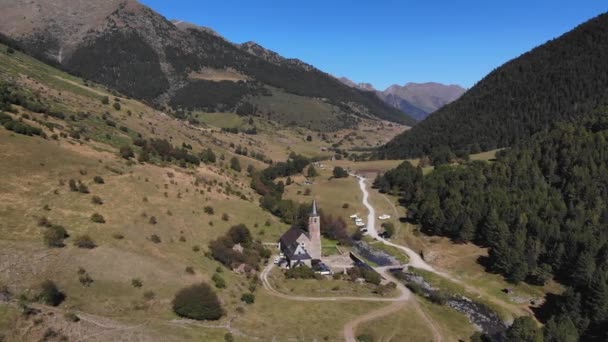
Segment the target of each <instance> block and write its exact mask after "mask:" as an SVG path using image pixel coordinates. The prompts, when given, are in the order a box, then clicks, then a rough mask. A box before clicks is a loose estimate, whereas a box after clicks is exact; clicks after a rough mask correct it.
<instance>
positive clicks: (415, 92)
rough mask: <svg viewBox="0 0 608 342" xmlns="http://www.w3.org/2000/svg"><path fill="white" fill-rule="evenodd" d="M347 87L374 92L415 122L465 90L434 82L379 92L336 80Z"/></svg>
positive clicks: (343, 79)
mask: <svg viewBox="0 0 608 342" xmlns="http://www.w3.org/2000/svg"><path fill="white" fill-rule="evenodd" d="M338 80H340V82H342V83H344V84H346V85H348V86H349V87H352V88H356V89H360V90H364V91H373V92H375V93H376V94H377V95H378V97H379V98H380V99H382V101H384V103H386V104H388V105H389V106H391V107H394V108H397V109H399V110H400V111H402V112H403V113H407V114H408V115H409V116H411V117H412V118H414V119H415V120H417V121H422V120H424V119H425V118H426V117H427V116H428V115H429V114H430V113H433V112H434V111H436V110H438V109H439V108H441V107H443V106H445V105H446V104H448V103H451V102H453V101H455V100H456V99H458V98H459V97H460V96H462V94H464V92H465V91H466V89H465V88H463V87H461V86H459V85H445V84H441V83H436V82H427V83H407V84H405V85H403V86H399V85H396V84H393V85H392V86H390V87H388V88H386V89H385V90H384V91H379V90H376V89H375V88H374V86H373V85H371V84H370V83H356V82H354V81H352V80H350V79H348V78H346V77H340V78H338Z"/></svg>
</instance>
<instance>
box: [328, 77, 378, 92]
mask: <svg viewBox="0 0 608 342" xmlns="http://www.w3.org/2000/svg"><path fill="white" fill-rule="evenodd" d="M337 79H338V80H339V81H340V82H342V83H344V84H346V85H347V86H349V87H352V88H357V89H359V90H365V91H376V88H374V86H373V85H372V84H371V83H367V82H360V83H357V82H355V81H353V80H351V79H349V78H348V77H337Z"/></svg>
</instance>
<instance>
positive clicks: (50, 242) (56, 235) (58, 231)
mask: <svg viewBox="0 0 608 342" xmlns="http://www.w3.org/2000/svg"><path fill="white" fill-rule="evenodd" d="M66 237H68V232H67V231H66V230H65V228H63V226H60V225H51V226H50V227H48V228H47V230H45V231H44V233H43V235H42V238H43V240H44V243H45V244H46V245H47V246H49V247H63V246H65V245H64V244H63V240H64V239H65V238H66Z"/></svg>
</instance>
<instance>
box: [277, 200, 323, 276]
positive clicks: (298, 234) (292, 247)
mask: <svg viewBox="0 0 608 342" xmlns="http://www.w3.org/2000/svg"><path fill="white" fill-rule="evenodd" d="M279 249H280V250H281V252H282V253H283V255H284V257H285V260H286V261H287V266H289V267H296V266H300V265H306V266H309V267H311V266H312V263H313V260H321V218H320V216H319V213H318V211H317V201H316V200H315V201H313V202H312V211H311V213H310V215H309V217H308V230H307V231H305V230H302V229H300V228H298V227H296V226H293V227H291V228H289V230H288V231H286V232H285V234H283V235H282V236H281V238H280V239H279Z"/></svg>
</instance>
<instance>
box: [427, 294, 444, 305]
mask: <svg viewBox="0 0 608 342" xmlns="http://www.w3.org/2000/svg"><path fill="white" fill-rule="evenodd" d="M429 300H430V301H431V302H433V303H435V304H439V305H445V303H447V301H448V296H447V295H446V294H445V293H444V292H442V291H433V292H431V294H430V296H429Z"/></svg>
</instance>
